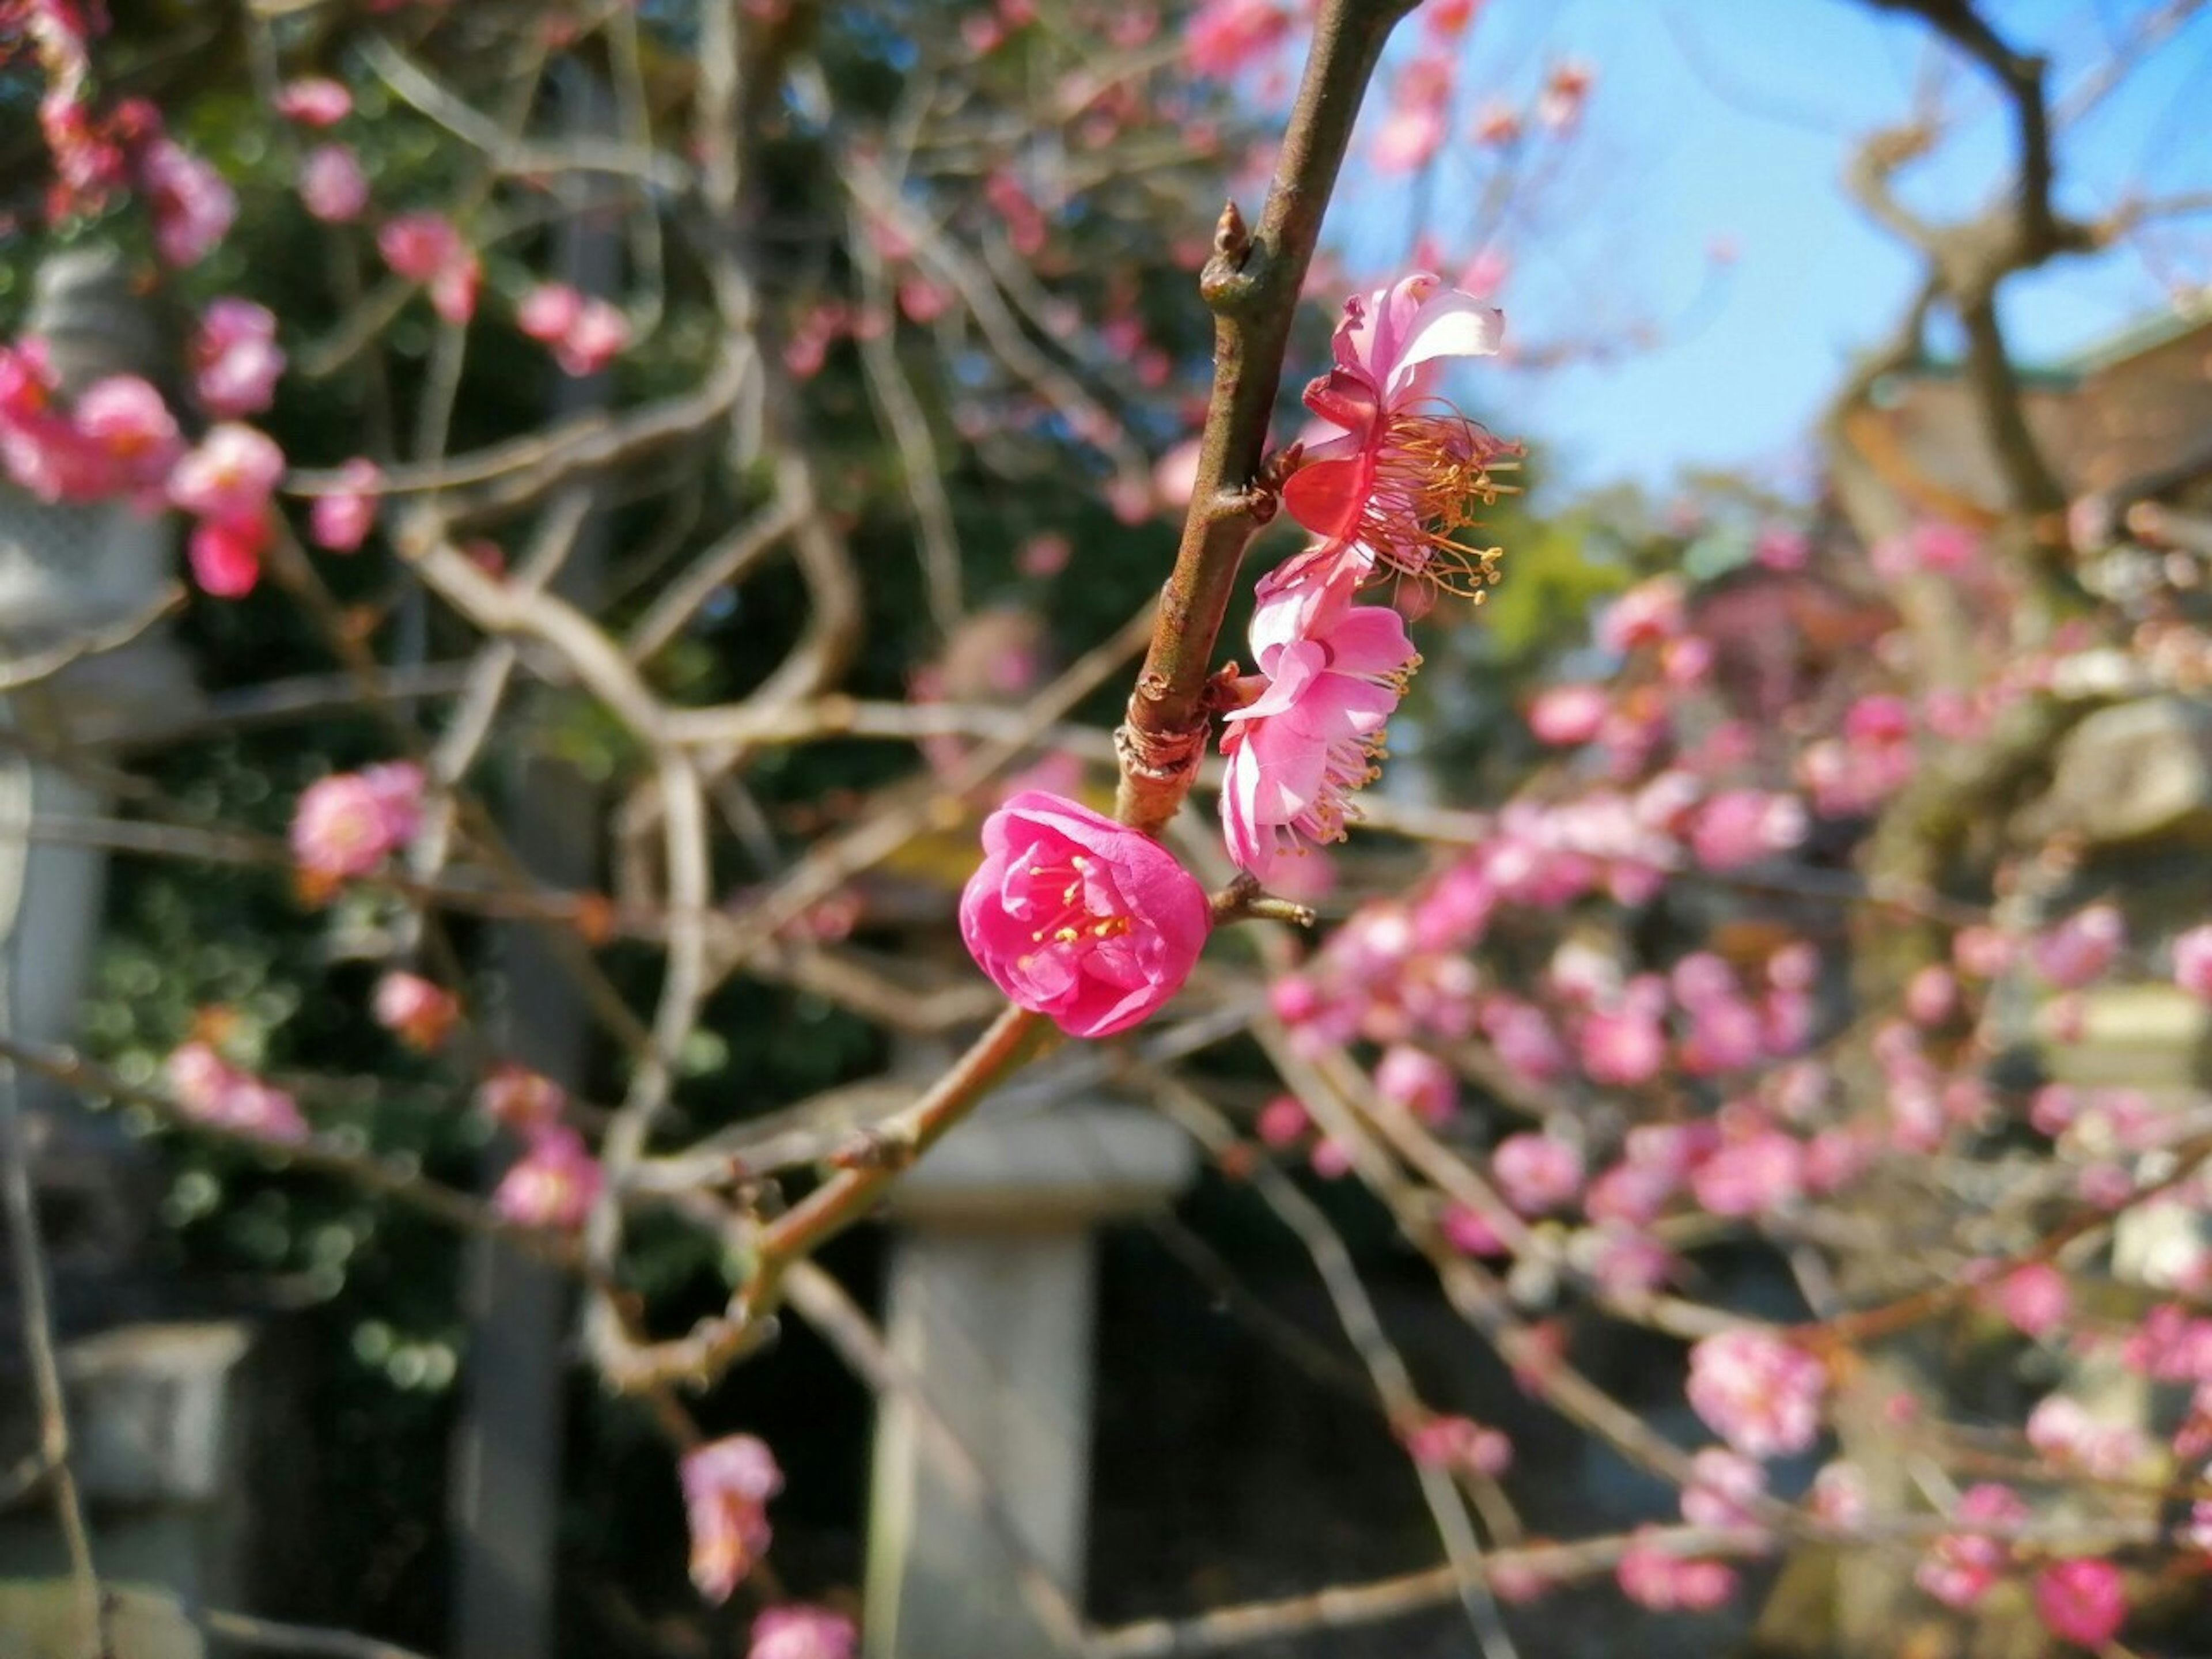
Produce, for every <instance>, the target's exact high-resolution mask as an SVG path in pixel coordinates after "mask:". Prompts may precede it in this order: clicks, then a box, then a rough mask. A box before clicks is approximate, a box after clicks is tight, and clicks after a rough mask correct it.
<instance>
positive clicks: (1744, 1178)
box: [1690, 1129, 1805, 1216]
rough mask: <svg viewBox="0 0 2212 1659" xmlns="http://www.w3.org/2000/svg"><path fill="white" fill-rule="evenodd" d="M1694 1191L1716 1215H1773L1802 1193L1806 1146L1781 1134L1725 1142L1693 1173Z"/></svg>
mask: <svg viewBox="0 0 2212 1659" xmlns="http://www.w3.org/2000/svg"><path fill="white" fill-rule="evenodd" d="M1690 1190H1691V1191H1692V1193H1694V1194H1696V1196H1697V1200H1698V1203H1699V1205H1700V1206H1702V1207H1703V1208H1705V1209H1706V1210H1709V1211H1711V1212H1712V1213H1713V1214H1715V1215H1724V1216H1752V1215H1771V1214H1773V1213H1774V1212H1776V1211H1778V1210H1782V1209H1786V1208H1788V1207H1789V1206H1790V1205H1792V1204H1794V1203H1796V1201H1797V1200H1798V1199H1799V1198H1800V1197H1801V1196H1802V1194H1803V1193H1804V1190H1805V1149H1804V1146H1802V1143H1800V1142H1799V1141H1798V1139H1796V1136H1794V1135H1790V1134H1785V1133H1783V1132H1782V1131H1781V1130H1779V1129H1760V1130H1758V1131H1756V1132H1755V1133H1751V1134H1747V1135H1744V1136H1742V1137H1741V1138H1740V1139H1734V1140H1729V1141H1725V1142H1723V1144H1722V1146H1720V1147H1719V1149H1718V1150H1717V1151H1716V1152H1714V1153H1713V1155H1712V1156H1711V1158H1707V1159H1705V1162H1704V1163H1702V1164H1699V1165H1698V1167H1697V1168H1696V1169H1695V1170H1692V1171H1691V1172H1690Z"/></svg>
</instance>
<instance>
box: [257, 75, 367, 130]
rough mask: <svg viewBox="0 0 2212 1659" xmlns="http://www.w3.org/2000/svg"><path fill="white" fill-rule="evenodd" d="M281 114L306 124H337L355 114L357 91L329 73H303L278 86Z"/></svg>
mask: <svg viewBox="0 0 2212 1659" xmlns="http://www.w3.org/2000/svg"><path fill="white" fill-rule="evenodd" d="M275 103H276V112H277V114H279V115H281V116H283V118H285V119H286V120H288V121H296V122H298V123H299V124H300V125H301V126H303V127H334V126H336V125H337V124H338V123H339V122H341V121H343V120H344V119H345V118H346V117H347V116H349V115H350V114H352V113H353V94H351V93H350V92H348V91H347V90H346V89H345V87H344V85H343V82H337V81H333V80H331V78H330V77H329V76H323V75H303V76H301V77H300V78H299V79H298V80H296V81H288V82H285V83H284V84H283V86H281V87H279V88H277V89H276V100H275Z"/></svg>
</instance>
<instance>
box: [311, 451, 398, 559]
mask: <svg viewBox="0 0 2212 1659" xmlns="http://www.w3.org/2000/svg"><path fill="white" fill-rule="evenodd" d="M338 480H339V483H340V485H341V486H342V487H341V488H340V489H337V490H335V491H333V492H332V493H331V494H330V495H318V496H316V497H315V499H314V503H313V506H311V507H308V509H307V532H308V534H309V535H311V536H312V537H313V538H314V542H315V545H316V546H318V547H322V548H327V549H329V550H331V552H333V553H351V552H353V551H355V550H357V549H358V548H359V547H360V546H361V544H362V541H363V540H364V539H366V538H367V537H368V532H369V529H370V527H371V526H373V525H374V524H375V522H376V505H377V496H376V491H377V489H379V488H380V486H381V484H382V483H383V482H384V473H383V471H382V470H381V469H380V468H379V467H378V465H376V463H375V462H374V461H372V460H369V459H367V458H366V457H363V456H359V455H356V456H355V457H354V458H353V459H351V460H349V461H348V462H347V463H346V464H345V465H343V466H341V467H340V468H339V469H338Z"/></svg>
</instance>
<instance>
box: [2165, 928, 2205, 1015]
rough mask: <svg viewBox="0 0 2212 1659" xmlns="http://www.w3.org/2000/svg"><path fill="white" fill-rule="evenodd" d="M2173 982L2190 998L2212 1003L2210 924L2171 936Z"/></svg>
mask: <svg viewBox="0 0 2212 1659" xmlns="http://www.w3.org/2000/svg"><path fill="white" fill-rule="evenodd" d="M2173 982H2174V983H2175V984H2176V985H2179V987H2181V988H2182V989H2183V990H2185V991H2186V992H2188V993H2189V994H2191V996H2198V997H2203V998H2204V999H2205V1000H2207V1001H2212V922H2207V923H2205V924H2204V925H2203V926H2202V927H2192V928H2191V929H2190V930H2189V931H2188V932H2187V933H2179V934H2177V935H2175V937H2174V941H2173Z"/></svg>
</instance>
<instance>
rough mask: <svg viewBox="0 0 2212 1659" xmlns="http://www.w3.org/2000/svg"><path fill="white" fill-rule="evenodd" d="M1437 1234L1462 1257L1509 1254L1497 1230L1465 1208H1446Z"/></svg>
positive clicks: (1475, 1211)
mask: <svg viewBox="0 0 2212 1659" xmlns="http://www.w3.org/2000/svg"><path fill="white" fill-rule="evenodd" d="M1437 1231H1438V1232H1440V1233H1441V1234H1443V1240H1444V1243H1447V1244H1449V1245H1450V1246H1451V1247H1452V1249H1455V1250H1457V1251H1458V1252H1459V1253H1460V1254H1461V1255H1472V1256H1484V1257H1488V1256H1499V1255H1509V1254H1510V1251H1509V1249H1507V1246H1506V1243H1505V1241H1504V1239H1502V1238H1500V1237H1498V1229H1497V1228H1495V1227H1493V1226H1492V1225H1490V1220H1489V1218H1488V1217H1486V1216H1485V1215H1484V1214H1483V1213H1482V1212H1481V1211H1480V1210H1477V1209H1474V1208H1472V1207H1470V1206H1468V1205H1465V1204H1447V1205H1446V1206H1444V1212H1443V1215H1442V1216H1441V1217H1439V1218H1438V1219H1437Z"/></svg>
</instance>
